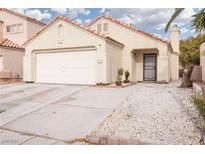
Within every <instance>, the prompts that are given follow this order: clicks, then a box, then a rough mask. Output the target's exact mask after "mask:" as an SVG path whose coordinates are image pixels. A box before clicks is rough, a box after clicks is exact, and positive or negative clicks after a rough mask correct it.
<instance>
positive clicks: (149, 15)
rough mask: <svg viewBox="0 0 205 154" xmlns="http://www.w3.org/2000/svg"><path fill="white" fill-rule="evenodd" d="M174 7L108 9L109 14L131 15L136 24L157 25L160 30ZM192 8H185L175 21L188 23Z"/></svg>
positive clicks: (179, 23) (123, 16)
mask: <svg viewBox="0 0 205 154" xmlns="http://www.w3.org/2000/svg"><path fill="white" fill-rule="evenodd" d="M174 11H175V9H165V8H162V9H158V8H156V9H150V8H147V9H145V8H137V9H110V11H109V14H110V15H111V16H113V17H116V18H119V19H120V18H125V17H126V16H130V15H132V16H131V17H130V18H131V19H132V22H133V23H134V24H135V25H136V26H140V27H157V29H159V30H161V29H162V28H164V27H165V24H166V23H167V22H168V21H169V19H170V18H171V16H172V15H173V13H174ZM193 14H194V10H193V9H185V11H184V12H183V13H182V14H181V15H180V16H179V17H177V19H176V21H175V23H177V24H178V25H181V26H182V25H185V24H187V23H190V21H191V19H192V17H191V16H192V15H193Z"/></svg>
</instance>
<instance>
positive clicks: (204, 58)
mask: <svg viewBox="0 0 205 154" xmlns="http://www.w3.org/2000/svg"><path fill="white" fill-rule="evenodd" d="M200 65H201V66H202V81H205V42H204V43H202V44H201V46H200Z"/></svg>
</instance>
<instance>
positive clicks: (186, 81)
mask: <svg viewBox="0 0 205 154" xmlns="http://www.w3.org/2000/svg"><path fill="white" fill-rule="evenodd" d="M183 11H184V8H176V9H175V12H174V14H173V15H172V17H171V19H170V20H169V22H168V23H167V25H166V28H165V32H167V31H168V29H169V27H170V26H171V24H172V22H173V21H174V20H175V19H176V18H177V17H178V16H179V15H180V14H181V13H182V12H183ZM192 17H193V20H192V22H191V23H192V29H195V32H196V33H202V32H204V31H205V9H201V10H200V11H199V12H197V13H196V14H194V15H193V16H192ZM203 41H205V40H202V42H203ZM192 70H193V65H190V66H189V67H188V71H187V72H186V71H184V73H183V78H182V82H181V85H180V87H189V86H192V82H191V81H190V77H191V73H192Z"/></svg>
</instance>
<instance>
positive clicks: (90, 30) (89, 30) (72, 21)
mask: <svg viewBox="0 0 205 154" xmlns="http://www.w3.org/2000/svg"><path fill="white" fill-rule="evenodd" d="M58 19H62V20H63V21H66V22H68V23H71V24H73V25H75V26H78V27H80V28H82V29H84V30H86V31H88V32H90V33H92V34H94V35H97V36H99V37H102V38H104V39H107V40H110V41H113V42H115V43H117V44H119V45H121V46H123V47H124V44H122V43H120V42H118V41H116V40H114V39H112V38H111V37H107V36H105V35H104V34H102V33H98V32H96V31H95V30H93V29H91V28H89V27H84V26H83V25H81V24H80V23H79V22H77V21H74V20H72V19H70V18H67V17H64V16H58V17H56V18H55V19H54V20H53V21H51V22H50V23H49V24H48V25H46V26H45V27H43V28H42V29H41V30H40V31H39V32H38V33H36V34H35V35H34V36H33V37H32V38H30V39H29V40H27V41H26V42H25V43H24V44H23V46H25V45H26V44H27V43H28V42H30V41H31V40H33V39H34V38H35V37H36V36H38V35H39V34H40V33H42V32H43V31H44V30H45V29H46V28H47V27H49V26H50V25H51V24H53V23H54V22H55V21H56V20H58Z"/></svg>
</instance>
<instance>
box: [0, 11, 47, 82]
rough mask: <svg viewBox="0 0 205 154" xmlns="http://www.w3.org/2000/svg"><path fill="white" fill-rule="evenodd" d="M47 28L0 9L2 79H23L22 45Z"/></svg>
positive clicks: (0, 69)
mask: <svg viewBox="0 0 205 154" xmlns="http://www.w3.org/2000/svg"><path fill="white" fill-rule="evenodd" d="M44 26H45V24H44V23H42V22H40V21H37V20H36V19H33V18H30V17H27V16H25V15H23V14H20V13H17V12H14V11H11V10H9V9H5V8H0V78H17V77H18V78H22V77H23V56H24V48H23V47H22V44H23V43H24V42H25V41H26V40H28V39H29V38H31V37H32V36H33V35H34V34H36V33H37V32H38V31H39V30H40V29H42V28H43V27H44Z"/></svg>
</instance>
